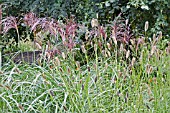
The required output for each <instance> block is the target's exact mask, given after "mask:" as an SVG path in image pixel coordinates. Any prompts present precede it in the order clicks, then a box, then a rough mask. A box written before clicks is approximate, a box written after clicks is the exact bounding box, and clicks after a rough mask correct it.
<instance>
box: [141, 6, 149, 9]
mask: <svg viewBox="0 0 170 113" xmlns="http://www.w3.org/2000/svg"><path fill="white" fill-rule="evenodd" d="M141 8H142V9H146V10H149V7H148V6H147V5H142V6H141Z"/></svg>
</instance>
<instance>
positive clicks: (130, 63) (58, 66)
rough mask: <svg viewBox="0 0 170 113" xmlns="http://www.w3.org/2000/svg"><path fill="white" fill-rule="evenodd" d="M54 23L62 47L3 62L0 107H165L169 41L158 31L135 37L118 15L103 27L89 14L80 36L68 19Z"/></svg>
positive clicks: (47, 111)
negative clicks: (32, 59) (29, 59)
mask: <svg viewBox="0 0 170 113" xmlns="http://www.w3.org/2000/svg"><path fill="white" fill-rule="evenodd" d="M43 21H46V22H47V21H49V20H43ZM39 22H40V21H39ZM41 22H42V20H41ZM53 22H54V21H53ZM37 23H38V22H37ZM42 25H43V24H41V23H39V24H37V27H38V28H39V27H40V28H41V27H42ZM48 25H49V24H48ZM55 25H57V27H54V26H53V28H55V30H56V32H55V33H56V35H57V36H58V40H59V41H61V43H62V44H63V47H64V51H60V54H53V53H48V51H46V52H47V53H46V54H44V58H43V59H42V60H41V62H39V63H33V64H28V63H24V62H23V63H18V64H15V63H13V62H10V61H7V62H5V63H4V64H3V67H2V69H1V70H0V101H1V102H0V108H1V109H0V112H30V113H31V112H39V113H53V112H55V113H57V112H80V113H84V112H97V113H98V112H170V106H169V105H170V96H169V95H170V89H169V85H170V76H169V75H170V69H169V67H170V62H169V61H170V55H169V53H170V52H169V50H170V45H169V42H168V40H164V37H163V36H162V32H159V33H158V34H155V35H153V37H152V38H150V39H149V40H148V37H147V29H145V35H144V36H143V37H135V35H134V34H133V33H132V31H131V30H130V25H129V24H128V20H124V19H122V18H121V16H119V17H118V18H117V19H115V21H114V22H113V23H111V24H110V25H108V26H101V25H100V23H99V22H98V20H97V19H93V20H92V21H91V29H88V30H86V32H85V33H84V39H81V36H82V35H81V36H79V34H78V32H79V30H82V29H81V28H80V25H79V24H77V23H75V22H74V21H73V20H70V21H69V20H68V21H67V22H66V23H64V24H63V23H62V24H61V25H60V23H57V24H55ZM33 26H34V28H36V27H35V24H33ZM45 27H48V26H45ZM51 27H52V26H51ZM53 28H52V29H53ZM146 28H147V27H146ZM42 29H43V28H42ZM47 29H49V28H47ZM35 30H36V29H35ZM55 30H54V31H55ZM52 31H53V30H52ZM48 32H51V31H48ZM55 38H56V37H55ZM76 38H78V39H79V40H78V41H80V42H79V43H76V42H75V40H76ZM82 40H83V41H82ZM46 46H47V45H46ZM42 47H43V46H42ZM56 47H57V46H56Z"/></svg>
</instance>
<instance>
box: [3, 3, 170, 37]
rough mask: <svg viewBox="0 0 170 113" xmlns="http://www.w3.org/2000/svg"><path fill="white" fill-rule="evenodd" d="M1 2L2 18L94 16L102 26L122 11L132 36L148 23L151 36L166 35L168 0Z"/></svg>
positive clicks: (85, 18)
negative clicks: (132, 31) (28, 15)
mask: <svg viewBox="0 0 170 113" xmlns="http://www.w3.org/2000/svg"><path fill="white" fill-rule="evenodd" d="M1 3H3V4H4V5H3V14H4V16H6V15H13V16H22V15H23V14H25V13H27V12H30V11H31V12H34V13H36V14H38V15H39V16H41V17H44V16H48V17H53V18H56V19H65V18H70V16H72V15H74V16H75V18H76V21H78V22H87V23H90V20H91V19H92V18H96V15H98V19H99V21H100V23H101V24H105V23H109V22H110V21H113V20H114V18H115V17H116V16H117V15H118V14H119V13H120V12H122V13H123V16H124V18H125V19H129V20H130V23H131V25H132V28H133V30H134V31H136V33H138V32H139V31H140V33H141V31H142V32H143V31H144V28H143V27H144V23H145V21H149V28H150V29H149V30H150V31H151V33H153V32H157V31H160V30H162V31H163V33H164V34H167V35H169V32H170V27H169V23H170V17H169V16H168V15H170V1H169V0H1Z"/></svg>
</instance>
